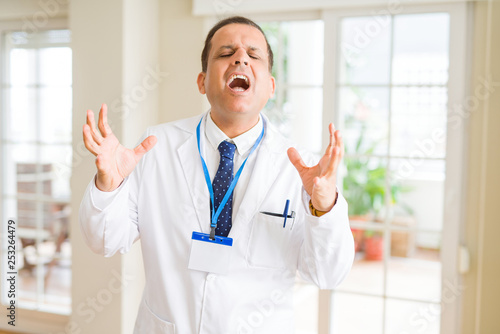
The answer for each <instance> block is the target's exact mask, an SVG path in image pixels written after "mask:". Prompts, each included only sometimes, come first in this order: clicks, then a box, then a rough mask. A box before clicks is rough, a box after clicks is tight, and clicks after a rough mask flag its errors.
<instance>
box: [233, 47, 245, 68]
mask: <svg viewBox="0 0 500 334" xmlns="http://www.w3.org/2000/svg"><path fill="white" fill-rule="evenodd" d="M234 56H235V57H234V64H235V65H241V64H244V65H245V66H248V54H247V52H246V51H245V50H244V49H239V50H238V51H237V52H236V53H235V54H234Z"/></svg>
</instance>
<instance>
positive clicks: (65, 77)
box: [39, 47, 72, 86]
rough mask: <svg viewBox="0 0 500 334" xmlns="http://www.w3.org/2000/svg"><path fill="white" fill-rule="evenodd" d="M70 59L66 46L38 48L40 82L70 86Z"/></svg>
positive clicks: (69, 52)
mask: <svg viewBox="0 0 500 334" xmlns="http://www.w3.org/2000/svg"><path fill="white" fill-rule="evenodd" d="M71 60H72V58H71V49H70V48H68V47H60V48H44V49H40V67H39V68H40V84H42V85H51V86H70V85H71V80H72V78H71V74H72V72H71Z"/></svg>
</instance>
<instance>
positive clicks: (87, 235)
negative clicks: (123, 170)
mask: <svg viewBox="0 0 500 334" xmlns="http://www.w3.org/2000/svg"><path fill="white" fill-rule="evenodd" d="M137 174H138V172H137V168H136V169H134V171H133V172H132V174H130V175H129V176H128V177H127V178H125V180H124V181H123V182H122V184H121V185H120V186H119V187H118V188H117V189H116V190H114V191H112V192H109V193H106V192H102V191H100V190H99V189H97V187H96V186H95V181H94V178H92V181H91V182H90V183H89V185H88V186H87V189H86V190H85V194H84V196H83V199H82V202H81V204H80V211H79V221H80V230H81V232H82V234H83V239H84V241H85V243H86V244H87V246H89V248H90V249H91V250H92V251H93V252H95V253H97V254H100V255H104V256H105V257H110V256H112V255H114V254H115V253H116V252H117V251H119V252H120V253H122V254H124V253H127V252H128V251H129V250H130V248H131V247H132V244H133V243H134V242H135V241H136V240H138V239H139V226H138V214H137V190H138V181H137V178H138V175H137Z"/></svg>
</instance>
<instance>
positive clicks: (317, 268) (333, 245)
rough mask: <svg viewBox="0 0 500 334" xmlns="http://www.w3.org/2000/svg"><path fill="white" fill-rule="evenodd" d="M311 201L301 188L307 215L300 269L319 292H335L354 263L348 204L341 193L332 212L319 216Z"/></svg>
mask: <svg viewBox="0 0 500 334" xmlns="http://www.w3.org/2000/svg"><path fill="white" fill-rule="evenodd" d="M310 199H311V197H310V196H309V195H308V194H307V192H306V191H305V189H302V201H303V205H304V206H305V212H306V214H305V222H304V242H303V243H302V245H301V248H300V256H299V264H298V270H299V273H300V275H301V276H302V277H303V278H304V279H305V280H307V281H309V282H312V283H314V284H316V285H317V286H318V287H319V288H320V289H333V288H335V287H336V286H337V285H338V284H340V283H341V282H342V280H343V279H344V278H345V277H346V276H347V274H348V273H349V271H350V270H351V267H352V263H353V261H354V239H353V236H352V232H351V229H350V226H349V218H348V214H347V202H346V200H345V199H344V197H343V196H342V194H341V193H340V192H338V198H337V202H336V203H335V206H334V207H333V208H332V209H331V210H330V212H328V213H326V214H324V215H323V216H321V217H316V216H313V215H312V214H311V212H310V210H309V200H310Z"/></svg>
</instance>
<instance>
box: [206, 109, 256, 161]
mask: <svg viewBox="0 0 500 334" xmlns="http://www.w3.org/2000/svg"><path fill="white" fill-rule="evenodd" d="M206 119H207V120H206V123H205V135H206V136H207V139H208V141H209V142H210V144H211V145H212V146H213V148H214V150H218V147H219V144H220V143H221V142H223V141H224V140H227V141H228V142H230V143H233V144H235V145H236V150H237V151H238V154H239V155H240V156H242V155H244V154H245V153H247V151H249V150H250V149H251V148H252V146H253V145H254V144H255V142H256V141H257V138H259V136H260V133H261V132H262V126H263V124H262V117H260V115H259V121H258V122H257V124H256V125H255V126H254V127H253V128H251V129H250V130H248V131H247V132H245V133H242V134H241V135H239V136H237V137H234V138H229V137H228V136H227V135H226V134H225V133H224V132H222V130H221V129H219V127H218V126H217V125H216V124H215V123H214V121H213V120H212V117H211V116H210V112H209V113H208V114H207V117H206Z"/></svg>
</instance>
